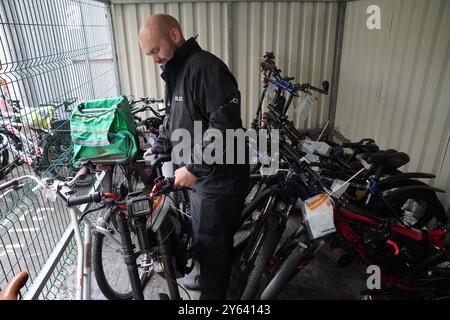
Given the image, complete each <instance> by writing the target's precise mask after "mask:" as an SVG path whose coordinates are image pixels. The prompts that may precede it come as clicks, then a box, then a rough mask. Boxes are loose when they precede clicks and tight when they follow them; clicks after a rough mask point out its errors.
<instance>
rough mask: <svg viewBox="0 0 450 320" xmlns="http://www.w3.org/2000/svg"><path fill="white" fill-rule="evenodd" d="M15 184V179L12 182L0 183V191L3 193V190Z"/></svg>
mask: <svg viewBox="0 0 450 320" xmlns="http://www.w3.org/2000/svg"><path fill="white" fill-rule="evenodd" d="M16 183H17V180H16V179H13V180H11V181H8V182H5V183H2V184H0V191H3V190H5V189H8V188H10V187H12V186H13V185H14V184H16Z"/></svg>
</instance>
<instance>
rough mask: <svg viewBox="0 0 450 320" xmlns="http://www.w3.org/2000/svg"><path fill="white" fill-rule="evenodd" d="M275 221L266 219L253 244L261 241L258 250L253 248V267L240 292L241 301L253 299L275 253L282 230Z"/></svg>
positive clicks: (272, 216)
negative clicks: (254, 256)
mask: <svg viewBox="0 0 450 320" xmlns="http://www.w3.org/2000/svg"><path fill="white" fill-rule="evenodd" d="M277 220H278V218H277V217H275V216H274V215H273V214H271V216H269V217H268V218H267V220H266V222H265V224H264V226H263V228H261V230H260V233H259V235H258V238H257V239H258V240H257V241H256V242H255V243H256V245H258V243H261V242H260V241H262V244H261V246H260V248H259V250H258V248H255V250H256V253H255V254H256V258H255V261H254V264H253V267H252V268H251V270H250V272H249V275H248V278H247V284H246V286H245V288H244V290H243V292H242V295H241V300H251V299H254V298H255V296H256V295H257V293H258V292H259V289H260V285H261V277H262V275H263V273H264V271H265V270H266V268H267V265H268V263H269V261H270V258H272V256H273V254H274V252H275V249H276V247H277V245H278V242H279V241H280V238H281V235H282V233H283V230H284V228H283V227H282V226H281V225H279V223H278V222H277Z"/></svg>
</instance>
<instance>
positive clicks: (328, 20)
mask: <svg viewBox="0 0 450 320" xmlns="http://www.w3.org/2000/svg"><path fill="white" fill-rule="evenodd" d="M113 3H114V1H113ZM157 12H166V13H169V14H171V15H173V16H175V17H176V18H177V19H179V21H180V24H181V26H182V28H183V30H184V34H185V37H186V38H187V37H190V36H193V35H196V34H198V35H199V37H198V42H199V43H200V45H201V46H202V47H203V48H204V49H207V50H209V51H211V52H213V53H214V54H216V55H217V56H218V57H220V58H221V59H222V60H224V61H225V62H226V63H227V64H228V66H229V67H230V68H231V70H232V72H233V74H234V75H235V76H236V79H237V81H238V83H239V88H240V90H241V94H242V119H243V121H244V123H245V124H246V125H249V123H250V122H251V119H252V118H253V116H254V114H255V112H256V108H257V106H258V98H259V94H260V78H259V65H258V63H259V61H260V59H261V57H262V55H263V54H264V52H266V51H274V53H275V56H276V60H277V62H278V64H279V67H280V68H281V69H282V70H283V71H284V72H285V73H287V74H289V75H291V76H295V77H296V79H297V81H299V82H300V81H301V82H312V83H315V84H318V85H320V83H321V82H322V81H323V80H331V73H332V65H333V53H334V43H335V33H336V31H335V30H336V18H337V3H333V2H329V3H325V2H315V3H311V2H306V3H305V2H301V3H300V2H278V1H276V2H275V1H274V2H261V1H259V2H248V1H247V2H231V3H227V2H197V3H170V4H169V3H160V4H155V3H145V4H113V16H114V19H113V21H114V27H115V34H116V35H115V41H116V48H117V53H118V61H119V72H120V78H121V85H122V92H123V93H125V94H133V95H136V96H144V95H148V96H158V97H162V96H163V84H162V82H161V80H160V77H159V73H160V71H159V68H158V67H157V66H155V65H154V63H153V61H152V60H151V58H149V57H146V56H145V55H143V54H142V52H141V51H140V48H139V43H138V31H139V27H140V26H141V24H142V23H143V21H144V19H145V18H147V16H149V15H150V14H153V13H157ZM328 109H329V98H328V96H327V97H320V104H319V105H318V107H317V108H315V109H314V110H313V111H312V114H311V115H310V117H309V119H308V120H307V121H303V120H300V119H299V117H298V116H297V115H294V114H293V111H291V116H293V117H294V119H295V120H296V124H297V126H298V127H300V128H304V127H306V126H307V127H312V128H316V127H321V126H323V125H324V124H325V123H326V121H327V119H328V111H329V110H328Z"/></svg>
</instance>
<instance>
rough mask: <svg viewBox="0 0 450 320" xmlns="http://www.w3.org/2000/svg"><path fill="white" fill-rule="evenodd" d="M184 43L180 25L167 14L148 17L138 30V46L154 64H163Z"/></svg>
mask: <svg viewBox="0 0 450 320" xmlns="http://www.w3.org/2000/svg"><path fill="white" fill-rule="evenodd" d="M184 42H185V40H184V37H183V32H182V31H181V27H180V24H179V23H178V21H177V20H176V19H175V18H174V17H172V16H170V15H168V14H163V13H159V14H155V15H152V16H150V17H148V18H147V19H146V20H145V22H144V23H143V25H142V26H141V29H140V30H139V45H140V46H141V48H142V50H143V51H144V53H145V54H146V55H149V56H152V57H153V59H154V61H155V63H159V64H165V63H166V62H167V61H169V60H170V59H171V58H172V57H173V54H174V53H175V50H176V49H177V48H179V47H180V46H181V45H182V44H183V43H184Z"/></svg>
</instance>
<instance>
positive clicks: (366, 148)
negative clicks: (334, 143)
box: [342, 142, 380, 153]
mask: <svg viewBox="0 0 450 320" xmlns="http://www.w3.org/2000/svg"><path fill="white" fill-rule="evenodd" d="M342 147H343V148H350V149H356V150H357V151H359V152H364V153H375V152H377V151H379V150H380V148H378V146H377V145H376V144H375V143H368V144H361V143H359V142H356V143H353V142H348V143H343V144H342Z"/></svg>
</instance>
